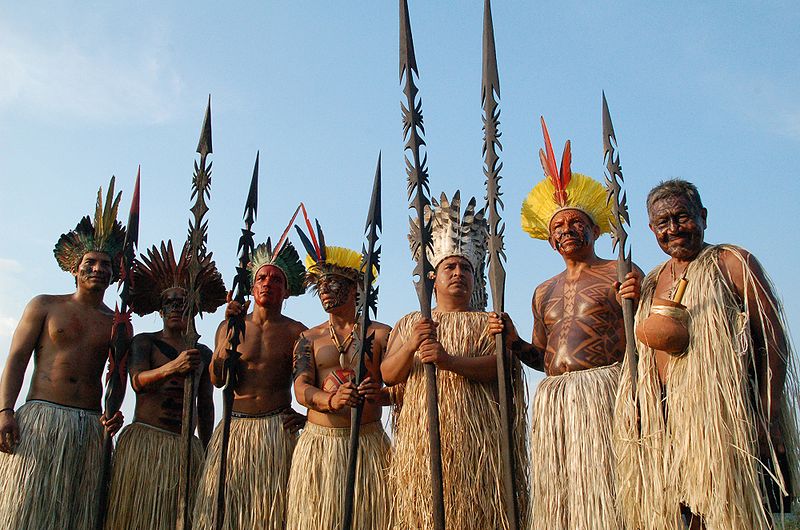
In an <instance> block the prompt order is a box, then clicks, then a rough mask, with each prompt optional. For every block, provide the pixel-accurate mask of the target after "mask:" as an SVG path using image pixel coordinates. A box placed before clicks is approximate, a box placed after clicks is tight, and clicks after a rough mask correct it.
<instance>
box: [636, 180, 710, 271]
mask: <svg viewBox="0 0 800 530" xmlns="http://www.w3.org/2000/svg"><path fill="white" fill-rule="evenodd" d="M648 215H649V216H650V230H652V231H653V234H655V236H656V241H657V242H658V246H660V247H661V250H663V251H664V252H666V253H667V254H669V255H670V256H671V257H673V258H675V259H678V260H681V261H689V260H692V259H694V258H695V257H696V256H697V255H698V254H699V253H700V251H701V250H702V249H703V244H704V242H703V236H704V235H705V229H706V215H707V212H706V209H705V208H702V209H700V211H697V208H695V206H694V205H693V204H692V202H691V201H690V200H689V199H688V198H686V197H684V196H681V195H674V196H671V197H665V198H663V199H659V200H657V201H655V202H654V203H653V204H652V206H651V207H650V211H649V212H648Z"/></svg>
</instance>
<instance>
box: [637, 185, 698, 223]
mask: <svg viewBox="0 0 800 530" xmlns="http://www.w3.org/2000/svg"><path fill="white" fill-rule="evenodd" d="M668 197H684V198H686V199H687V200H688V201H689V204H690V205H691V207H692V208H693V209H694V213H696V214H699V213H700V212H701V211H702V210H703V201H702V199H700V192H699V191H697V186H695V185H694V184H692V183H691V182H689V181H686V180H682V179H669V180H662V181H661V182H660V183H659V184H658V186H656V187H654V188H653V189H652V190H650V193H648V194H647V215H648V216H649V215H650V214H651V213H652V209H653V205H654V204H655V203H656V202H657V201H660V200H663V199H666V198H668Z"/></svg>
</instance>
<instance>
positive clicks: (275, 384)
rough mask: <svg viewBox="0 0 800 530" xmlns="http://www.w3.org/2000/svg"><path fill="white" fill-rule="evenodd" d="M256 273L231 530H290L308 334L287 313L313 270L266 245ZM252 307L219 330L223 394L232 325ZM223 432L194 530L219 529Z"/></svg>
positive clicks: (218, 374) (234, 447) (237, 409)
mask: <svg viewBox="0 0 800 530" xmlns="http://www.w3.org/2000/svg"><path fill="white" fill-rule="evenodd" d="M249 268H250V270H251V278H252V282H253V287H252V295H253V300H255V307H254V309H253V312H252V313H250V314H249V315H247V316H246V318H245V326H246V328H245V337H244V341H243V343H242V344H240V345H239V348H238V351H239V353H241V358H240V359H239V362H238V367H237V386H236V390H235V395H234V402H233V418H232V421H231V430H230V441H229V444H230V445H229V446H228V460H227V466H228V472H227V481H226V489H225V522H224V526H223V528H226V529H231V530H233V529H248V530H249V529H251V528H266V529H275V530H282V529H283V528H284V521H285V519H284V514H285V506H286V488H287V482H288V480H289V469H290V466H291V459H292V451H293V450H294V446H295V443H296V439H297V431H298V430H299V429H300V428H301V427H302V426H303V423H304V422H305V417H304V416H302V415H300V414H298V413H296V412H295V411H294V410H292V408H291V404H292V395H291V390H290V387H291V381H292V346H293V345H294V343H295V341H296V340H297V337H298V336H299V335H300V333H301V332H303V331H305V330H306V329H307V328H306V326H304V325H303V324H302V323H300V322H298V321H296V320H292V319H291V318H289V317H287V316H285V315H283V314H282V313H281V310H282V306H283V303H284V301H285V300H286V299H287V298H289V296H297V295H300V294H302V293H303V292H305V288H304V287H303V277H304V273H305V269H304V267H303V264H302V263H301V262H300V258H299V256H298V255H297V251H296V250H295V249H294V247H293V246H292V244H291V243H289V242H287V243H286V244H284V245H283V247H282V248H281V249H279V250H278V252H277V253H274V252H272V250H271V249H270V248H269V246H268V245H259V246H258V247H256V249H255V250H254V252H253V255H252V258H251V263H250V266H249ZM248 305H249V303H248V304H246V305H245V306H244V307H242V306H241V305H240V304H238V303H237V302H235V301H230V299H229V302H228V306H227V308H226V310H225V317H226V320H225V321H223V322H222V323H220V325H219V328H218V329H217V340H216V345H215V349H214V357H213V360H212V364H211V382H212V383H213V384H214V385H216V386H218V387H219V386H222V385H223V384H224V379H223V372H222V366H223V364H224V361H225V360H226V359H227V355H228V354H227V351H226V350H227V348H228V335H227V319H228V318H229V317H230V316H232V315H234V314H239V313H240V312H242V311H247V308H248ZM221 427H222V424H221V423H220V424H219V425H218V426H217V428H216V430H215V431H214V435H213V437H212V439H211V444H210V445H209V450H208V456H207V457H206V462H205V465H204V467H203V475H202V478H201V482H200V490H199V492H198V495H197V501H196V503H195V511H194V528H201V529H207V528H212V527H213V523H214V519H213V511H214V504H215V498H216V481H217V475H218V473H219V458H220V444H221V434H222V428H221Z"/></svg>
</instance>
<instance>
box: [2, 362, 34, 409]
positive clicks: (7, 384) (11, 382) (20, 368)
mask: <svg viewBox="0 0 800 530" xmlns="http://www.w3.org/2000/svg"><path fill="white" fill-rule="evenodd" d="M27 368H28V359H25V360H24V361H22V360H20V359H16V358H15V357H14V356H13V355H12V356H9V358H8V361H7V362H6V368H5V370H4V371H3V378H2V381H0V408H2V409H6V408H10V409H13V408H14V406H15V405H16V404H17V398H18V397H19V392H20V390H21V389H22V382H23V380H24V379H25V370H26V369H27Z"/></svg>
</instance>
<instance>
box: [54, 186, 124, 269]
mask: <svg viewBox="0 0 800 530" xmlns="http://www.w3.org/2000/svg"><path fill="white" fill-rule="evenodd" d="M121 196H122V192H119V193H117V196H116V197H114V177H111V182H110V183H109V184H108V193H107V194H106V200H105V206H104V205H103V188H102V187H100V189H99V190H98V191H97V204H96V206H95V211H94V223H92V220H91V219H90V218H89V216H88V215H87V216H86V217H84V218H83V219H81V220H80V222H79V223H78V225H77V226H76V227H75V229H74V230H72V231H70V232H67V233H66V234H61V237H60V238H58V242H57V243H56V246H55V248H54V249H53V255H55V258H56V261H57V262H58V265H59V267H61V269H62V270H65V271H67V272H74V271H75V270H77V268H78V265H79V264H80V262H81V259H83V255H84V254H86V253H87V252H102V253H104V254H108V255H109V257H110V258H111V267H112V278H111V281H112V282H115V281H117V280H118V279H119V271H120V256H121V255H122V247H123V246H124V244H125V227H123V226H122V223H120V222H119V221H117V209H118V208H119V200H120V197H121Z"/></svg>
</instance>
